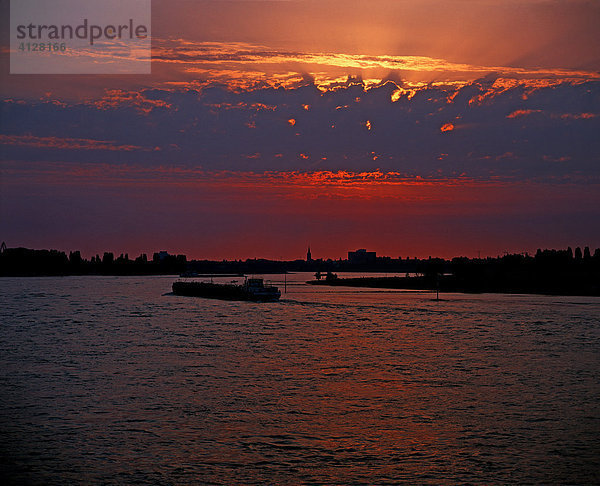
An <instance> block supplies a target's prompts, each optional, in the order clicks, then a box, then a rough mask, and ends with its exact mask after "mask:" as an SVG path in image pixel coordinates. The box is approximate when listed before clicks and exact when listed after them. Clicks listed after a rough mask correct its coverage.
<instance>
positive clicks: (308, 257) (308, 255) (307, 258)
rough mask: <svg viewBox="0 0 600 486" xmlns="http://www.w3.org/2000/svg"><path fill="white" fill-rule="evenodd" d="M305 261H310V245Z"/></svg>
mask: <svg viewBox="0 0 600 486" xmlns="http://www.w3.org/2000/svg"><path fill="white" fill-rule="evenodd" d="M306 261H307V262H312V255H311V253H310V246H309V247H308V251H307V252H306Z"/></svg>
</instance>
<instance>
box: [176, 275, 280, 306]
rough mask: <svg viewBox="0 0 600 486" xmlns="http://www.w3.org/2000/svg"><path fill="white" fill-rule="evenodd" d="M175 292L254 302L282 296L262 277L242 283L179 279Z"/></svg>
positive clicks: (193, 295) (269, 300)
mask: <svg viewBox="0 0 600 486" xmlns="http://www.w3.org/2000/svg"><path fill="white" fill-rule="evenodd" d="M173 293H174V294H175V295H184V296H188V297H205V298H208V299H221V300H250V301H254V302H276V301H278V300H279V298H280V297H281V292H280V291H279V289H278V288H277V287H274V286H272V285H265V284H264V282H263V279H262V278H249V279H247V280H246V281H245V282H244V283H243V284H242V285H237V284H220V283H212V282H182V281H177V282H173Z"/></svg>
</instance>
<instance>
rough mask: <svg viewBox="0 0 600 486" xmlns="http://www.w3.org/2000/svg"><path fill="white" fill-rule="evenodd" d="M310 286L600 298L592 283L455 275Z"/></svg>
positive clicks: (339, 280) (321, 282) (344, 280)
mask: <svg viewBox="0 0 600 486" xmlns="http://www.w3.org/2000/svg"><path fill="white" fill-rule="evenodd" d="M307 283H308V284H310V285H322V286H331V287H361V288H376V289H391V290H428V291H431V292H436V291H437V290H439V292H440V293H464V294H484V293H494V294H538V295H556V296H559V295H562V296H570V297H575V296H580V297H600V285H598V284H595V285H594V284H590V283H588V282H572V281H571V282H569V281H564V280H563V281H561V283H560V284H559V283H556V281H555V280H551V281H549V282H548V283H547V284H545V285H544V284H540V283H537V281H534V280H533V279H532V278H531V277H529V278H523V279H521V280H520V281H515V282H512V284H511V285H508V284H506V283H503V282H495V281H488V282H484V283H482V282H477V281H474V280H471V281H469V280H459V279H457V278H456V277H455V276H453V275H448V276H441V277H440V278H439V279H437V280H436V279H434V278H431V277H422V276H417V277H358V278H330V279H325V280H310V281H308V282H307Z"/></svg>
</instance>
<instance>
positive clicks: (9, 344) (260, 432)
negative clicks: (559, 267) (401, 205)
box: [0, 275, 600, 484]
mask: <svg viewBox="0 0 600 486" xmlns="http://www.w3.org/2000/svg"><path fill="white" fill-rule="evenodd" d="M309 277H310V276H308V275H296V276H288V293H287V294H285V295H283V296H282V301H281V302H279V303H270V304H255V303H248V302H221V301H214V300H206V299H198V298H185V297H177V296H173V295H169V289H170V284H171V282H172V279H170V278H164V277H152V278H142V279H140V278H133V277H130V278H114V277H106V278H103V277H100V278H90V277H87V278H77V277H72V278H59V279H2V281H1V283H0V285H2V297H1V299H2V302H1V304H2V305H1V309H2V310H1V311H0V312H1V313H2V323H3V335H4V338H3V340H2V342H1V347H0V352H1V353H0V364H1V366H2V368H1V369H2V371H1V372H0V373H1V375H0V376H1V379H2V382H1V383H2V394H1V396H2V398H1V400H2V402H1V404H2V432H3V436H4V437H6V444H7V447H8V448H7V451H8V452H7V454H8V455H7V457H8V458H9V461H8V462H7V464H8V466H6V467H5V469H6V468H8V469H7V471H8V472H9V473H10V474H12V476H13V478H16V480H17V481H18V482H27V481H33V482H34V483H53V484H63V483H65V482H71V481H74V482H80V481H82V480H83V481H84V482H108V483H122V482H150V483H198V482H202V483H210V482H215V483H232V482H235V483H290V482H291V483H298V482H315V483H319V484H326V483H335V484H339V483H351V482H358V483H385V482H386V481H388V482H401V481H405V482H408V483H415V482H416V483H432V484H441V483H457V482H460V483H463V482H477V483H480V482H486V483H487V482H511V483H512V482H517V483H523V482H535V483H540V482H543V483H563V482H570V483H589V482H593V481H594V478H597V476H595V474H596V467H595V458H596V457H598V452H600V451H599V446H600V440H599V439H598V437H600V433H599V432H600V430H599V426H598V416H599V414H598V396H599V391H600V387H599V385H598V380H597V370H598V369H599V365H600V362H599V361H600V358H599V356H600V353H599V351H600V329H599V326H598V320H597V315H599V312H598V311H599V310H600V301H599V300H598V299H593V298H573V297H569V298H557V297H540V296H502V295H480V296H466V295H450V296H446V300H445V301H443V302H435V301H433V300H432V298H431V297H432V296H431V295H430V294H427V293H419V292H417V293H415V292H409V293H406V292H396V291H389V292H388V291H373V290H365V291H361V290H358V289H339V290H338V289H335V291H332V290H331V289H326V288H320V287H319V288H313V287H307V286H304V285H302V282H303V281H304V280H307V279H308V278H309ZM277 278H280V277H273V280H276V279H277Z"/></svg>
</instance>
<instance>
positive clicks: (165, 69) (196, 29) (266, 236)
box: [0, 0, 600, 259]
mask: <svg viewBox="0 0 600 486" xmlns="http://www.w3.org/2000/svg"><path fill="white" fill-rule="evenodd" d="M7 3H8V2H2V8H3V12H6V9H7ZM3 18H6V16H4V15H3ZM599 24H600V7H599V6H598V5H597V3H595V2H586V1H574V2H562V1H546V0H536V1H521V2H516V1H511V0H509V1H478V0H475V1H446V2H441V1H433V0H431V1H424V2H410V1H394V2H392V1H374V2H358V1H355V2H348V1H345V2H337V1H320V2H310V1H289V2H283V1H281V2H253V1H243V2H241V1H238V2H216V1H213V2H206V1H195V2H193V1H175V2H162V1H156V2H154V5H153V23H152V34H153V56H154V60H153V66H152V72H153V74H152V75H150V76H89V75H88V76H86V75H82V76H67V75H63V76H48V75H10V74H8V56H7V54H8V53H7V50H4V53H3V55H2V63H1V66H2V73H1V83H0V95H1V96H2V99H1V100H0V103H1V111H0V121H1V125H0V129H1V130H0V171H1V172H0V239H3V240H5V241H6V243H7V245H8V246H28V247H35V248H50V247H51V248H58V249H63V250H67V251H68V250H75V249H80V250H82V251H83V253H84V255H86V256H90V255H92V254H95V253H101V252H103V251H106V250H111V251H115V252H118V253H120V252H128V253H129V254H130V256H132V255H137V254H138V253H140V252H142V251H144V252H149V253H152V252H154V251H157V250H159V249H167V250H169V251H171V252H183V253H186V254H188V256H190V257H196V258H211V259H221V258H229V259H232V258H247V257H265V258H286V259H287V258H302V257H303V256H304V254H305V251H306V247H307V246H308V245H310V246H311V248H312V250H313V255H314V256H316V257H326V258H327V257H331V258H339V257H342V256H344V255H345V254H346V252H347V251H348V250H349V249H356V248H359V247H360V248H362V247H366V248H369V249H372V250H376V251H377V252H378V253H379V254H386V255H390V256H396V257H397V256H421V257H426V256H429V255H436V256H445V257H451V256H455V255H463V254H464V255H469V256H474V255H476V254H477V253H478V252H479V251H480V252H481V254H482V255H496V254H499V253H503V252H504V251H511V252H512V251H514V252H520V251H530V252H532V251H535V249H536V248H537V247H566V246H568V245H570V246H590V247H594V248H595V247H597V246H600V230H598V229H597V228H596V226H597V225H594V224H592V222H593V221H597V220H598V217H599V216H600V214H599V213H600V211H599V210H598V209H597V208H598V207H600V204H599V203H600V201H599V199H600V191H599V188H600V186H599V183H600V170H599V169H598V167H599V164H598V162H600V161H599V142H598V141H597V133H598V130H599V129H600V79H599V78H600V75H599V74H598V70H599V68H600V56H599V55H598V54H599V52H598V47H597V46H598V45H600V39H599V36H600V34H599V31H598V29H597V25H599ZM3 29H4V31H3V36H2V40H3V43H4V44H5V45H6V44H7V38H8V36H7V33H6V31H5V30H6V26H3ZM386 81H387V83H386ZM290 120H292V121H290Z"/></svg>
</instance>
